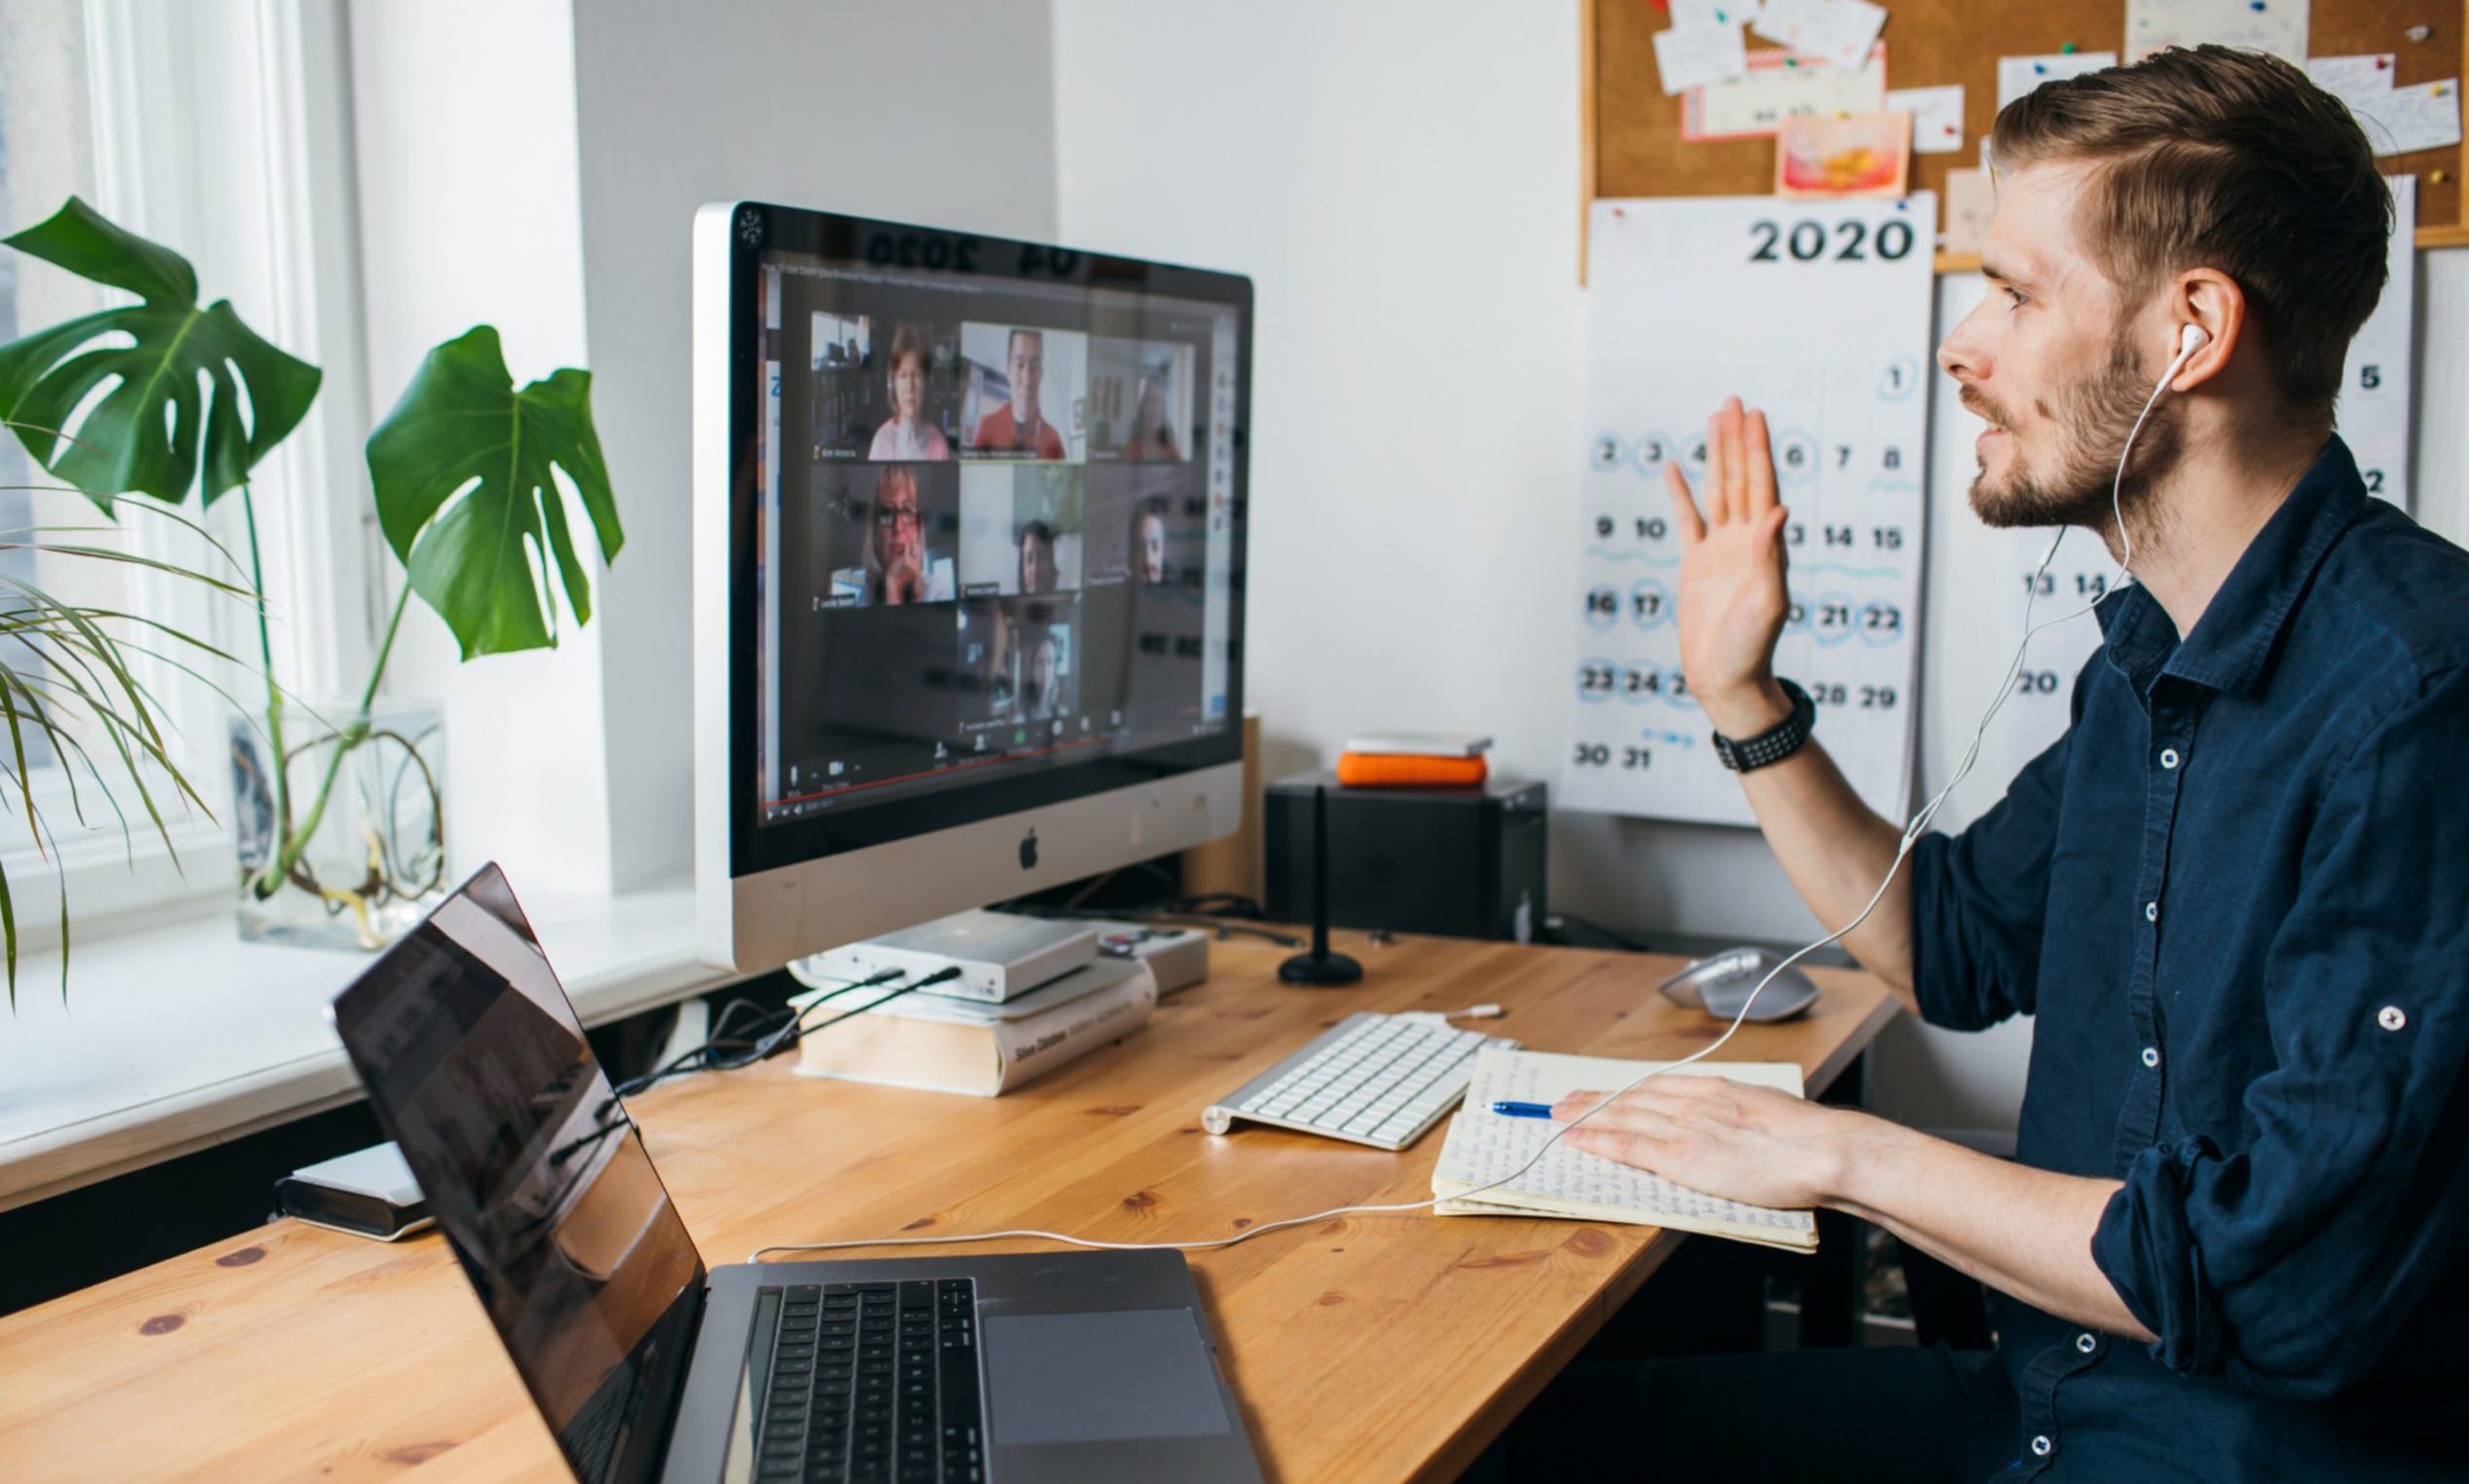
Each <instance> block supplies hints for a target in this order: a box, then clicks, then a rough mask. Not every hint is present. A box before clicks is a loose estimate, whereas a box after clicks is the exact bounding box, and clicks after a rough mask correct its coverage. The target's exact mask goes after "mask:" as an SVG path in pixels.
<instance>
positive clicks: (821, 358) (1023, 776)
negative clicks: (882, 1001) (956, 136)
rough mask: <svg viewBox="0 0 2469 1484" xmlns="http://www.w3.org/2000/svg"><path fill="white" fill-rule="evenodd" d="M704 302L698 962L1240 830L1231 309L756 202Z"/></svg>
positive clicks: (919, 233)
mask: <svg viewBox="0 0 2469 1484" xmlns="http://www.w3.org/2000/svg"><path fill="white" fill-rule="evenodd" d="M694 271H695V286H694V305H695V311H694V313H695V329H694V335H695V339H694V346H695V349H694V377H695V390H694V427H695V453H694V458H695V478H694V500H695V520H694V530H695V552H694V562H695V728H696V731H695V765H696V772H695V883H696V897H697V901H696V920H697V928H698V936H699V939H700V946H701V950H702V953H703V957H704V958H705V959H707V960H709V961H710V962H712V963H714V964H719V965H724V966H729V967H734V968H737V969H740V970H769V969H774V968H777V967H779V966H780V965H782V964H784V963H787V962H789V961H790V960H793V959H796V958H800V957H803V956H805V955H809V954H813V953H817V952H820V951H822V950H825V949H827V948H831V947H834V946H837V945H839V944H841V943H845V942H848V941H850V940H852V939H855V938H862V937H867V936H870V935H872V934H876V933H880V932H888V931H891V930H893V929H899V928H906V927H910V926H912V925H915V924H917V923H920V922H922V921H924V920H927V919H930V918H934V917H939V916H942V915H944V914H947V913H950V912H954V911H957V910H961V909H964V908H969V907H978V906H983V905H986V904H988V903H990V902H995V901H1000V900H1005V899H1007V898H1010V897H1014V896H1017V895H1020V894H1023V893H1026V892H1031V891H1035V890H1038V889H1040V888H1044V887H1049V886H1053V885H1055V884H1057V883H1060V882H1064V881H1069V880H1072V879H1074V878H1077V877H1081V876H1086V875H1089V874H1092V873H1094V872H1099V871H1104V870H1107V869H1110V868H1112V867H1115V866H1119V865H1122V864H1126V863H1129V862H1131V861H1134V860H1140V859H1146V858H1149V857H1151V856H1159V855H1161V854H1164V853H1167V852H1171V851H1175V850H1180V849H1183V848H1185V847H1187V846H1191V845H1196V844H1199V843H1201V842H1203V841H1207V840H1211V839H1215V838H1217V837H1219V836H1221V835H1224V834H1227V833H1229V832H1231V831H1232V830H1233V829H1234V827H1235V824H1236V823H1237V821H1238V819H1239V818H1240V806H1241V800H1240V775H1241V764H1242V728H1241V726H1240V720H1239V719H1240V717H1241V715H1242V706H1243V666H1242V633H1243V526H1244V496H1245V482H1244V476H1245V469H1244V465H1245V448H1244V426H1245V419H1246V415H1247V411H1248V407H1249V403H1250V380H1249V378H1250V363H1251V304H1252V286H1251V282H1250V280H1248V279H1245V278H1241V277H1237V276H1234V275H1231V274H1224V273H1210V272H1203V271H1199V270H1197V269H1191V268H1180V267H1173V266H1170V265H1167V264H1163V263H1150V262H1140V261H1136V260H1133V259H1129V258H1121V257H1109V256H1105V255H1103V254H1098V253H1090V252H1076V251H1071V250H1067V249H1064V248H1058V247H1046V246H1043V245H1040V244H1034V243H1021V242H1012V241H1007V240H1006V239H1002V238H995V237H984V236H978V235H974V234H970V233H965V232H950V231H939V230H935V229H932V228H927V227H914V226H903V225H898V224H895V223H891V222H880V221H868V220H861V219H857V218H854V217H849V216H838V215H832V214H829V213H826V212H821V211H809V210H799V209H792V208H787V207H779V206H768V205H762V204H758V203H754V202H733V203H728V204H723V205H713V206H706V207H704V208H703V209H702V210H701V211H700V212H699V213H698V214H697V216H696V219H695V235H694Z"/></svg>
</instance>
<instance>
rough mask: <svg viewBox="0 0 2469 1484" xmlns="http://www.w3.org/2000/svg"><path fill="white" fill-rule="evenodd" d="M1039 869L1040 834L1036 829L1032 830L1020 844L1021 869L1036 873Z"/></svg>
mask: <svg viewBox="0 0 2469 1484" xmlns="http://www.w3.org/2000/svg"><path fill="white" fill-rule="evenodd" d="M1037 868H1038V832H1037V831H1036V830H1035V829H1032V830H1030V831H1029V833H1028V835H1027V836H1026V837H1024V838H1023V839H1022V840H1021V842H1020V869H1022V870H1024V871H1034V870H1036V869H1037Z"/></svg>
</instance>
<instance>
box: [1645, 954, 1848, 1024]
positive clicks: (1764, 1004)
mask: <svg viewBox="0 0 2469 1484" xmlns="http://www.w3.org/2000/svg"><path fill="white" fill-rule="evenodd" d="M1783 958H1784V956H1783V955H1782V954H1779V953H1775V952H1772V951H1770V950H1768V949H1765V948H1727V949H1725V950H1724V951H1723V952H1721V953H1716V954H1709V955H1708V956H1706V957H1705V958H1702V959H1699V960H1697V961H1696V962H1695V963H1693V964H1691V965H1690V966H1689V967H1688V968H1687V969H1684V970H1681V971H1680V972H1678V973H1676V974H1674V975H1672V976H1671V977H1670V978H1668V979H1665V980H1664V981H1663V982H1662V983H1660V984H1658V985H1656V986H1655V988H1657V989H1660V990H1661V991H1663V995H1664V997H1665V998H1666V999H1668V1000H1670V1001H1671V1002H1672V1003H1673V1004H1675V1005H1693V1006H1695V1007H1697V1008H1699V1009H1702V1010H1704V1011H1705V1012H1706V1013H1707V1014H1709V1015H1712V1016H1714V1017H1715V1018H1716V1019H1718V1020H1722V1021H1726V1022H1729V1021H1730V1020H1732V1019H1734V1018H1736V1017H1737V1016H1738V1015H1739V1014H1740V1007H1741V1006H1742V1005H1744V1004H1749V997H1750V995H1751V994H1752V993H1753V992H1755V993H1756V994H1757V1002H1756V1003H1755V1004H1753V1005H1749V1015H1748V1018H1749V1019H1751V1020H1756V1021H1762V1022H1763V1021H1768V1020H1789V1019H1791V1018H1792V1017H1793V1016H1794V1015H1797V1014H1799V1013H1801V1012H1802V1011H1803V1010H1805V1009H1807V1008H1809V1007H1810V1006H1811V1005H1814V1004H1816V1003H1817V986H1816V985H1815V984H1812V983H1810V982H1809V977H1808V975H1806V974H1804V973H1803V972H1801V971H1800V970H1798V969H1786V970H1783V971H1782V972H1780V973H1777V974H1775V975H1774V978H1773V980H1772V981H1771V982H1769V983H1767V984H1766V988H1765V989H1764V990H1763V991H1760V990H1759V989H1758V985H1759V983H1760V982H1761V981H1762V980H1765V979H1766V975H1767V973H1768V972H1769V971H1771V970H1773V969H1774V967H1775V966H1776V965H1777V964H1780V963H1782V962H1783Z"/></svg>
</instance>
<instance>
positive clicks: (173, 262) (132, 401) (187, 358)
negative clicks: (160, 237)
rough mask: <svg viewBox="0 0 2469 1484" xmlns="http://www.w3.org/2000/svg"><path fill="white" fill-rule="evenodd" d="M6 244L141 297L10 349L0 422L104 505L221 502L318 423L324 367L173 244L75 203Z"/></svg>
mask: <svg viewBox="0 0 2469 1484" xmlns="http://www.w3.org/2000/svg"><path fill="white" fill-rule="evenodd" d="M5 241H6V242H7V244H8V246H10V247H15V248H17V249H18V250H19V251H21V252H24V253H27V254H29V255H31V256H34V257H39V258H41V259H43V260H44V261H45V262H49V263H55V264H57V265H58V266H60V267H62V268H65V269H67V270H68V271H69V272H71V273H74V274H76V275H78V276H79V277H81V278H85V279H89V280H92V281H93V282H95V283H97V284H103V285H109V286H111V287H114V288H125V289H127V290H129V291H130V292H131V293H133V294H135V295H137V297H138V300H139V302H137V303H135V304H132V305H126V306H123V307H121V308H117V309H105V310H101V311H98V312H96V313H95V314H91V315H84V316H81V317H79V318H77V319H74V320H70V321H68V322H67V323H62V324H56V325H53V326H52V327H51V328H49V329H43V330H37V331H35V332H34V333H33V334H30V335H27V336H25V337H24V338H23V339H21V340H19V341H17V342H16V343H15V344H12V345H9V346H5V347H0V418H5V419H6V420H7V421H8V423H9V424H10V426H11V428H12V430H13V431H14V432H15V433H16V434H17V436H18V441H19V442H21V443H23V444H24V445H25V448H26V452H27V453H29V454H31V455H32V456H33V458H34V460H35V462H36V463H38V464H41V465H42V466H43V467H44V468H45V469H48V470H50V471H51V472H52V473H53V474H54V475H57V476H59V477H60V478H62V479H65V480H67V481H68V482H69V483H71V484H73V485H75V486H77V487H78V488H79V489H81V490H83V491H85V492H86V494H87V495H88V496H90V497H91V498H92V499H94V501H95V503H96V504H98V505H100V506H102V507H103V508H104V509H106V510H108V509H110V507H111V502H112V500H113V498H114V497H115V496H118V495H123V494H129V493H138V494H145V495H151V496H153V497H154V498H155V499H158V500H162V501H165V502H167V503H170V504H172V505H177V504H179V503H180V502H182V501H183V500H186V499H187V498H188V493H189V490H190V488H191V487H193V486H201V487H202V488H203V489H204V491H205V497H204V498H205V503H206V504H208V505H212V504H213V503H214V501H215V499H216V498H217V497H218V496H220V495H222V494H223V493H224V492H225V491H227V490H230V489H232V488H235V487H236V486H238V485H239V484H240V483H241V482H242V481H244V480H246V479H247V477H248V471H249V470H250V469H252V468H254V467H255V466H256V464H257V461H258V460H260V459H262V458H264V457H265V456H266V455H267V454H268V453H269V452H271V451H272V450H273V448H274V446H275V445H276V444H277V443H280V442H282V441H283V440H284V438H285V437H287V436H289V434H290V432H291V430H292V429H294V428H296V427H298V426H299V425H300V419H301V418H303V417H305V416H307V415H308V411H309V403H310V402H312V401H314V400H316V399H317V395H318V383H319V381H320V379H321V375H322V373H321V372H320V371H319V370H318V368H317V367H316V366H313V365H311V364H309V363H308V362H307V361H299V360H295V359H294V358H292V357H290V356H287V355H285V354H284V353H283V352H282V351H279V350H277V349H276V348H275V347H274V346H272V345H269V344H268V343H266V341H265V340H263V339H261V338H259V336H258V335H257V332H256V331H254V330H252V329H250V328H249V327H248V326H247V324H245V323H242V322H241V318H240V316H239V315H237V314H235V313H234V312H233V310H232V306H231V303H230V301H228V300H224V299H217V300H215V301H214V302H213V303H212V304H210V305H200V304H199V303H198V301H197V270H195V269H194V268H191V267H190V266H189V263H188V259H186V258H184V257H182V256H180V255H179V254H178V253H176V252H174V251H172V250H171V248H169V247H164V246H162V245H161V244H159V243H152V242H148V241H146V240H145V239H144V238H142V237H139V236H137V235H136V234H135V233H133V232H129V231H126V230H124V229H122V228H121V227H119V226H117V225H115V224H114V223H112V222H111V221H109V220H108V219H106V218H105V217H104V216H103V215H102V213H101V212H99V211H96V210H95V209H94V208H93V207H90V206H88V205H87V204H86V203H85V202H83V201H80V200H78V199H77V198H76V197H74V196H72V197H70V198H69V199H68V204H67V205H65V206H63V207H61V208H60V209H59V210H58V211H57V212H55V213H54V214H53V215H52V217H51V218H50V219H49V220H47V221H44V222H41V223H38V224H37V225H35V226H31V227H28V228H26V229H25V230H24V231H22V232H19V233H18V234H17V235H16V236H14V237H11V238H7V239H5ZM123 336H126V337H127V343H125V344H124V343H121V337H123ZM201 379H202V380H203V381H204V382H205V384H206V388H205V390H201V387H200V381H201ZM105 386H108V390H107V391H104V392H103V394H102V396H101V398H100V400H97V401H95V403H94V405H92V406H91V407H89V408H87V409H86V411H85V413H84V415H83V416H82V417H81V416H79V415H78V408H79V406H80V404H81V403H83V402H85V401H86V400H87V398H88V397H89V396H91V395H93V394H94V393H95V391H96V389H97V388H102V387H105ZM244 394H245V396H246V398H247V404H246V411H245V412H244V407H243V402H242V398H243V396H244ZM72 418H74V419H75V426H73V427H72V426H70V421H71V419H72Z"/></svg>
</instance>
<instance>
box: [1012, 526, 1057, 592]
mask: <svg viewBox="0 0 2469 1484" xmlns="http://www.w3.org/2000/svg"><path fill="white" fill-rule="evenodd" d="M1054 580H1055V573H1054V527H1052V526H1050V525H1048V524H1046V523H1045V521H1043V520H1032V521H1030V522H1029V523H1028V524H1027V525H1024V526H1022V527H1021V528H1020V590H1021V591H1022V592H1024V593H1037V592H1052V591H1053V590H1054Z"/></svg>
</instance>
